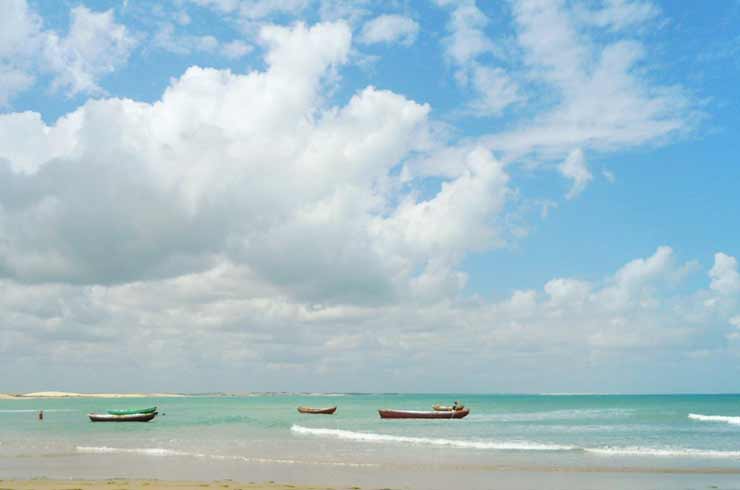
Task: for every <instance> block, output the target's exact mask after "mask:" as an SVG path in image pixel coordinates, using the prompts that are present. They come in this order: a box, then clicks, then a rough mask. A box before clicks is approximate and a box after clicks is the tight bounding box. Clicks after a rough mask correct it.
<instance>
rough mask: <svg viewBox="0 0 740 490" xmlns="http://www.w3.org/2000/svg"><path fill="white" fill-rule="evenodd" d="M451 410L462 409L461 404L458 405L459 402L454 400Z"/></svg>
mask: <svg viewBox="0 0 740 490" xmlns="http://www.w3.org/2000/svg"><path fill="white" fill-rule="evenodd" d="M452 410H462V405H460V402H459V401H457V400H455V403H453V404H452Z"/></svg>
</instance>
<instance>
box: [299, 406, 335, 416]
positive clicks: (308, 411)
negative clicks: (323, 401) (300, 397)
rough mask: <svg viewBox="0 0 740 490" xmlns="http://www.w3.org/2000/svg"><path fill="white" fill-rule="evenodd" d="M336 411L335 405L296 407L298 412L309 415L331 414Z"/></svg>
mask: <svg viewBox="0 0 740 490" xmlns="http://www.w3.org/2000/svg"><path fill="white" fill-rule="evenodd" d="M336 411H337V407H327V408H311V407H298V412H299V413H305V414H309V415H333V414H334V412H336Z"/></svg>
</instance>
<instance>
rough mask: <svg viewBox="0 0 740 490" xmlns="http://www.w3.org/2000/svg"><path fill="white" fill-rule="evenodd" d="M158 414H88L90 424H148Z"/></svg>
mask: <svg viewBox="0 0 740 490" xmlns="http://www.w3.org/2000/svg"><path fill="white" fill-rule="evenodd" d="M157 413H158V412H150V413H131V414H124V415H113V414H110V413H88V414H87V416H88V417H90V422H149V421H150V420H152V419H153V418H154V417H156V416H157Z"/></svg>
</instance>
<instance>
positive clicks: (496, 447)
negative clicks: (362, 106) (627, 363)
mask: <svg viewBox="0 0 740 490" xmlns="http://www.w3.org/2000/svg"><path fill="white" fill-rule="evenodd" d="M454 400H460V401H461V402H462V403H464V404H465V406H466V407H469V408H470V409H471V413H470V415H469V416H468V417H467V418H465V419H462V420H382V419H380V418H379V416H378V413H377V410H378V409H379V408H398V409H414V410H427V409H430V407H431V406H432V405H433V404H434V403H442V404H451V403H452V402H453V401H454ZM150 405H157V406H159V410H160V416H158V417H157V418H156V419H155V420H154V421H153V422H150V423H126V424H105V423H91V422H89V420H88V418H87V416H86V414H87V413H88V412H92V411H104V410H107V409H111V408H130V407H134V408H135V407H145V406H150ZM299 405H308V406H314V407H323V406H332V405H337V406H338V410H337V412H336V414H335V415H333V416H326V415H302V414H299V413H297V411H296V407H297V406H299ZM40 409H43V410H44V414H45V419H44V420H43V421H39V420H37V418H36V414H37V412H38V410H40ZM517 475H519V476H521V475H539V478H541V479H542V481H543V482H551V483H552V482H554V481H557V479H558V478H562V477H563V475H568V476H567V478H570V479H571V480H568V481H572V479H573V478H576V479H577V477H576V476H574V475H584V477H583V478H584V482H585V483H584V485H583V487H584V488H587V487H589V485H590V484H591V483H593V482H601V483H599V488H608V484H606V483H605V482H614V481H617V480H618V481H617V483H615V484H614V485H615V488H623V487H624V486H625V485H626V486H629V481H635V479H641V478H647V479H648V481H649V482H650V484H649V485H648V486H650V487H651V488H677V487H675V486H671V485H672V484H675V483H676V481H681V482H691V481H696V482H699V483H697V485H698V487H703V486H704V484H705V483H707V484H709V483H716V484H717V486H718V487H719V488H740V395H469V394H466V395H464V394H439V395H428V394H424V395H409V394H337V395H321V394H317V395H299V394H290V395H287V394H280V395H254V396H186V397H181V398H159V399H100V398H63V399H29V400H0V477H3V478H37V477H49V478H111V477H122V478H162V479H189V480H191V479H193V480H215V479H224V478H230V479H234V480H238V481H268V480H274V481H281V482H293V481H294V482H299V483H314V484H327V483H333V484H345V485H350V484H364V485H369V486H371V487H372V486H376V487H377V486H381V485H388V486H394V487H403V488H430V489H432V488H449V485H457V488H471V489H472V488H490V487H491V482H492V481H496V482H500V483H501V482H503V483H504V484H505V482H507V481H509V480H511V482H512V483H511V487H512V488H514V487H517V484H516V481H520V480H518V479H517V478H518V477H517ZM607 475H610V476H608V477H607ZM615 475H616V476H615ZM651 475H652V476H651ZM615 478H616V480H615ZM620 478H621V480H620ZM507 479H509V480H507ZM625 479H626V480H625ZM628 480H629V481H628ZM532 481H534V480H532ZM625 481H627V483H625ZM461 482H463V483H464V485H463V486H462V487H461V486H460V484H461ZM589 482H590V483H589ZM620 482H621V483H620ZM662 484H664V485H665V486H664V487H662V486H661V485H662ZM535 486H536V485H535ZM568 486H570V485H568ZM577 486H578V485H573V487H574V488H575V487H577ZM519 487H521V486H519ZM519 487H517V488H519ZM698 487H697V488H698ZM497 488H498V487H497ZM521 488H524V487H521ZM551 488H554V487H551ZM687 488H688V487H687Z"/></svg>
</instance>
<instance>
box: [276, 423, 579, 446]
mask: <svg viewBox="0 0 740 490" xmlns="http://www.w3.org/2000/svg"><path fill="white" fill-rule="evenodd" d="M290 430H291V431H293V432H295V433H296V434H307V435H312V436H318V437H330V438H335V439H345V440H350V441H362V442H377V443H382V442H390V443H401V444H411V445H416V446H439V447H454V448H460V449H497V450H501V451H572V450H576V449H578V447H576V446H564V445H559V444H543V443H538V442H529V441H500V442H499V441H479V440H464V439H442V438H431V437H410V436H394V435H391V434H378V433H374V432H355V431H351V430H341V429H322V428H310V427H303V426H301V425H293V426H292V427H291V428H290Z"/></svg>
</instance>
